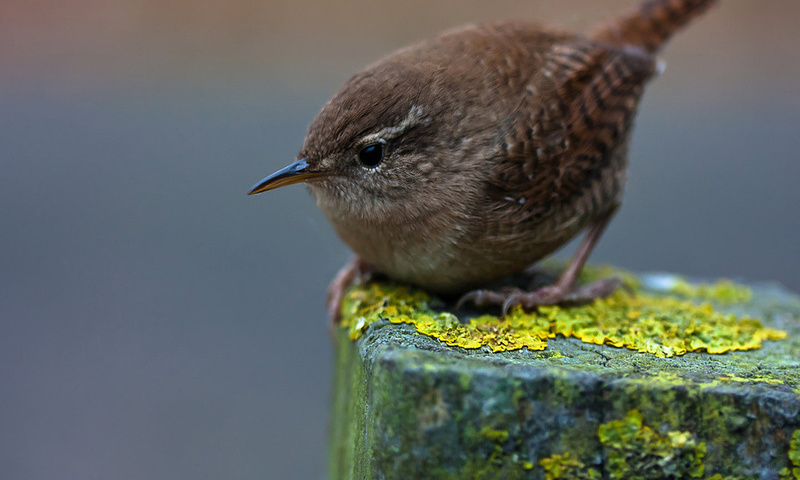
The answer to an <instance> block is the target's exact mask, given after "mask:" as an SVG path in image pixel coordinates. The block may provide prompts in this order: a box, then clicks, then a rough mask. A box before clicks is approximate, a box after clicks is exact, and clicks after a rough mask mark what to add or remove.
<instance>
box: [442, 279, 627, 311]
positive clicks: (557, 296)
mask: <svg viewBox="0 0 800 480" xmlns="http://www.w3.org/2000/svg"><path fill="white" fill-rule="evenodd" d="M623 285H624V284H623V282H622V280H620V279H619V278H616V277H611V278H605V279H602V280H598V281H596V282H593V283H590V284H588V285H584V286H582V287H579V288H577V289H570V288H567V287H562V286H561V285H559V284H555V285H549V286H546V287H542V288H540V289H538V290H535V291H533V292H526V291H523V290H520V289H519V288H516V287H506V288H503V289H500V290H497V291H494V290H473V291H471V292H468V293H466V294H464V295H463V296H462V297H461V298H460V299H459V300H458V303H456V309H458V308H461V307H462V306H463V305H464V304H466V303H468V302H471V303H473V304H474V305H476V306H486V305H498V306H501V307H502V309H503V316H506V315H507V314H508V312H510V311H511V309H512V308H514V307H516V306H520V307H522V309H523V310H526V311H530V310H533V309H534V308H536V307H540V306H545V305H583V304H586V303H591V302H592V301H594V300H596V299H598V298H605V297H607V296H609V295H611V294H612V293H614V292H615V291H616V290H617V289H618V288H619V287H621V286H623Z"/></svg>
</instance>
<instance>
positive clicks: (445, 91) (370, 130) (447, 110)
mask: <svg viewBox="0 0 800 480" xmlns="http://www.w3.org/2000/svg"><path fill="white" fill-rule="evenodd" d="M713 3H714V1H713V0H650V1H645V2H644V3H642V4H641V5H640V6H639V8H638V9H636V10H634V11H632V12H631V13H629V14H627V15H624V16H622V17H620V18H619V19H617V20H616V21H613V22H611V23H609V24H607V25H604V26H601V27H600V28H597V29H595V30H594V31H592V32H591V33H589V34H588V35H579V34H573V33H568V32H562V31H558V30H554V29H550V28H546V27H543V26H541V25H538V24H535V23H529V22H496V23H487V24H483V25H476V26H466V27H463V28H460V29H457V30H453V31H450V32H446V33H444V34H442V35H439V36H438V37H435V38H433V39H430V40H426V41H423V42H420V43H418V44H415V45H412V46H409V47H406V48H404V49H401V50H399V51H397V52H394V53H392V54H390V55H388V56H386V57H384V58H383V59H381V60H379V61H378V62H376V63H375V64H373V65H371V66H370V67H368V68H367V69H366V70H364V71H363V72H361V73H358V74H356V75H355V76H354V77H353V78H351V79H350V80H349V81H348V82H347V83H346V84H345V85H344V86H343V87H342V89H341V90H340V91H339V92H338V93H337V94H336V95H334V97H333V98H332V99H331V100H330V101H329V102H328V103H327V104H326V105H325V106H324V107H323V109H322V111H321V112H320V113H319V115H318V116H317V118H316V119H315V120H314V122H313V123H312V124H311V126H310V127H309V131H308V135H307V137H306V140H305V143H304V145H303V148H302V150H301V151H300V154H299V155H298V159H299V160H298V161H297V162H295V163H294V164H292V165H290V166H289V167H287V168H285V169H283V170H281V171H279V172H276V173H275V174H273V175H271V176H269V177H267V178H266V179H264V180H263V181H262V182H261V183H259V184H258V185H256V186H255V187H254V188H253V190H252V191H251V193H260V192H262V191H265V190H269V189H272V188H276V187H278V186H282V185H285V184H289V183H295V182H297V181H306V182H308V185H309V189H310V190H311V192H312V194H313V195H314V196H315V197H316V199H317V205H318V206H319V207H320V208H321V209H322V210H323V212H324V213H325V214H326V215H327V216H328V218H329V219H330V221H331V223H332V224H333V226H334V228H335V229H336V231H337V233H338V234H339V236H340V237H341V238H342V240H344V242H345V243H347V244H348V245H349V246H350V247H351V248H352V249H353V250H354V251H355V252H356V254H357V255H358V257H359V258H358V260H357V261H356V262H354V263H353V264H352V265H351V266H350V267H349V268H347V269H345V270H344V271H343V272H342V273H341V274H340V275H339V276H338V277H337V280H335V281H334V284H333V285H332V288H331V291H330V297H331V303H332V307H331V308H332V313H333V314H334V316H335V315H336V312H338V310H337V308H338V303H339V301H340V299H341V293H342V290H343V289H344V288H345V287H346V285H347V283H349V281H350V280H351V279H352V277H353V276H354V274H355V271H356V267H359V268H363V267H364V266H368V267H369V268H371V269H375V270H378V271H380V272H382V273H385V274H387V275H389V276H390V277H392V278H395V279H397V280H400V281H404V282H408V283H412V284H416V285H419V286H421V287H424V288H428V289H431V290H434V291H437V292H447V293H453V292H464V291H466V290H468V289H470V288H475V287H479V286H480V285H482V284H485V283H486V282H487V281H490V280H493V279H496V278H499V277H502V276H505V275H508V274H511V273H515V272H518V271H520V270H522V269H524V268H525V267H527V266H528V265H530V264H532V263H533V262H535V261H537V260H539V259H541V258H542V257H544V256H545V255H547V254H549V253H551V252H552V251H553V250H555V249H557V248H558V247H560V246H562V245H563V244H564V243H566V242H567V241H568V240H570V239H571V238H572V237H574V236H575V235H576V234H577V233H579V232H580V231H581V230H583V229H585V228H587V227H589V230H588V233H587V236H586V239H585V240H584V243H583V244H582V245H581V247H579V249H578V252H577V253H576V255H575V257H574V258H573V261H572V263H571V264H570V266H569V267H568V268H567V270H566V271H565V272H564V274H562V276H561V277H560V278H559V280H558V281H557V282H556V284H554V285H553V286H551V287H546V288H544V289H540V290H537V291H535V292H521V291H519V290H512V289H507V290H505V291H502V292H490V291H475V292H471V293H470V294H467V295H466V296H465V297H464V299H465V300H472V301H475V302H476V303H481V304H482V303H499V304H503V305H504V308H508V307H509V306H511V305H516V304H521V305H523V306H524V307H526V308H531V307H534V306H536V305H541V304H552V303H559V302H564V301H588V300H591V299H593V298H596V297H598V296H603V295H608V294H609V293H610V292H611V291H613V289H614V288H615V287H616V285H617V284H616V283H615V282H614V281H613V280H608V281H601V282H598V283H596V284H593V285H590V286H588V287H584V288H582V289H579V290H578V291H575V290H574V285H575V279H576V277H577V274H578V273H579V272H580V270H581V268H582V266H583V263H584V262H585V261H586V257H588V255H589V253H590V252H591V250H592V247H593V246H594V244H595V242H596V241H597V239H598V238H599V236H600V234H601V233H602V231H603V229H604V228H605V226H606V225H607V223H608V221H609V220H610V218H611V216H612V215H613V213H614V211H615V210H616V208H617V207H618V206H619V204H620V202H621V200H622V192H623V186H624V183H625V170H626V166H627V146H628V139H629V136H630V130H631V125H632V121H633V118H634V115H635V113H636V109H637V106H638V103H639V99H640V97H641V95H642V91H643V88H644V85H645V84H646V83H647V81H648V80H649V79H650V78H651V77H652V76H653V74H654V72H655V65H656V60H655V57H654V54H655V53H656V52H657V51H658V50H659V49H660V47H661V46H662V45H663V43H664V42H665V41H666V40H667V39H668V38H669V37H670V36H671V34H672V33H674V32H675V31H676V30H677V29H678V28H680V27H681V26H683V25H685V24H686V23H687V22H689V20H691V19H692V18H694V17H695V16H697V15H699V14H700V13H702V12H703V11H705V10H706V9H707V8H708V7H709V6H711V5H712V4H713Z"/></svg>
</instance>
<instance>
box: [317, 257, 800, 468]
mask: <svg viewBox="0 0 800 480" xmlns="http://www.w3.org/2000/svg"><path fill="white" fill-rule="evenodd" d="M589 274H590V275H591V270H590V273H589ZM626 281H628V282H629V283H630V282H634V281H635V283H636V285H635V289H636V290H637V292H638V297H640V298H641V297H643V296H647V295H651V296H653V298H656V297H659V298H663V297H673V296H679V297H680V298H682V299H684V300H686V299H688V300H691V301H695V302H701V301H710V302H711V303H710V304H709V306H706V307H702V308H705V309H711V311H713V312H714V313H715V314H719V313H724V314H732V315H736V317H735V318H734V321H735V322H750V325H749V326H747V328H744V329H738V327H736V328H733V329H728V327H727V326H726V327H724V329H723V330H719V332H723V331H724V332H728V333H725V335H729V337H730V338H728V339H725V338H722V337H720V338H715V339H709V338H708V335H711V334H709V333H708V332H705V333H702V336H703V337H705V338H706V340H704V341H705V342H706V343H702V342H700V343H698V342H695V341H694V340H691V339H690V341H688V342H685V343H683V344H681V345H688V346H689V347H692V346H693V345H699V346H700V351H692V348H689V349H688V350H686V351H685V352H683V351H681V349H680V348H679V349H677V350H675V349H673V350H664V349H659V348H656V347H659V345H656V346H655V347H653V348H632V347H631V346H630V345H627V344H626V345H623V346H621V347H615V346H612V345H614V344H615V343H613V342H610V341H605V340H604V341H598V342H595V343H587V342H591V341H592V339H593V338H584V337H580V336H573V337H570V338H565V337H564V336H563V334H562V332H561V331H560V330H559V328H561V327H559V326H557V325H556V324H555V323H551V324H549V325H547V324H543V325H542V328H545V329H549V332H550V333H552V335H544V338H542V339H541V340H542V341H543V342H544V343H545V346H543V347H542V348H543V349H541V350H536V349H533V348H529V347H527V346H526V347H524V348H509V349H504V350H503V349H501V350H500V351H493V348H492V345H493V344H479V345H476V346H474V348H465V347H464V346H449V345H447V343H445V342H444V341H442V340H440V339H439V338H441V337H438V334H437V335H435V336H431V335H426V334H422V333H420V328H419V325H417V324H415V323H413V322H412V321H410V320H409V321H399V320H398V318H401V317H402V315H406V316H407V317H408V318H411V317H412V316H414V315H415V311H416V310H415V309H417V308H420V306H421V305H422V304H416V303H414V302H411V301H408V299H407V298H406V297H402V298H401V299H400V301H399V303H398V297H393V296H392V295H387V296H386V298H384V299H383V300H382V301H381V303H380V305H379V307H380V308H379V310H380V312H379V313H377V314H376V315H378V316H377V317H374V318H370V317H369V312H365V311H364V308H367V307H369V308H374V307H375V306H374V305H371V304H370V305H366V304H363V303H362V304H359V305H357V306H356V307H353V304H352V303H350V304H349V305H346V306H345V309H346V311H345V314H346V317H347V318H346V319H345V325H346V328H341V329H340V330H339V332H338V339H337V349H336V366H335V370H336V372H335V373H336V381H335V385H334V405H333V416H332V428H331V442H330V462H329V476H330V479H331V480H345V479H347V480H349V479H354V480H355V479H359V480H361V479H365V480H366V479H386V480H391V479H403V480H405V479H466V478H469V479H511V480H513V479H545V478H547V479H557V478H607V479H615V478H653V479H657V478H665V479H672V478H674V479H679V478H716V479H723V478H740V479H745V478H759V479H778V478H781V479H784V478H795V475H796V474H797V475H800V464H798V463H800V453H798V449H800V447H799V446H798V445H800V435H798V434H796V433H795V432H796V431H797V430H800V369H798V367H800V299H799V298H798V297H796V296H794V295H792V294H790V293H789V292H787V291H785V290H784V289H782V288H780V287H778V286H774V285H753V286H750V287H749V288H743V287H740V286H737V285H734V284H713V285H712V286H697V285H694V284H691V283H688V282H686V281H685V280H683V279H679V278H677V277H671V276H663V275H661V276H652V275H645V276H642V277H640V278H639V279H635V278H629V279H628V280H626ZM676 285H678V286H679V288H677V289H676V288H674V287H675V286H676ZM695 287H696V288H695ZM374 288H376V286H375V285H374V284H373V285H367V286H365V287H360V288H357V289H355V290H354V291H353V292H351V295H350V297H349V298H351V300H352V299H353V298H364V292H366V291H368V290H369V289H374ZM377 288H379V289H384V290H386V291H391V290H392V289H393V288H395V287H393V286H391V285H389V284H378V287H377ZM407 294H408V295H410V296H412V297H414V298H417V299H418V300H420V299H421V301H424V302H425V305H423V306H424V307H428V306H431V305H433V306H434V308H433V309H432V310H430V312H433V313H430V312H429V315H432V316H442V315H443V317H442V318H441V319H440V320H441V322H443V323H441V324H440V325H439V326H437V327H436V328H438V329H439V330H444V329H446V328H449V327H447V325H450V326H451V327H452V328H460V327H459V325H463V323H461V322H463V321H464V320H463V319H461V322H456V324H453V323H452V317H449V316H448V315H449V313H448V311H447V309H446V308H445V307H444V306H442V305H439V306H438V307H436V306H435V302H436V299H433V298H430V297H427V296H426V295H425V294H423V293H421V292H415V291H413V290H410V291H408V292H407ZM359 295H361V297H359ZM415 296H416V297H415ZM647 298H649V297H647ZM620 301H622V300H620ZM348 308H349V309H350V310H347V309H348ZM386 309H388V310H386ZM392 309H394V310H392ZM387 312H388V313H387ZM569 312H570V310H569V309H567V310H563V311H560V312H559V314H560V315H569ZM372 313H375V312H374V311H373V312H372ZM392 313H394V314H396V315H399V316H394V317H392V316H391V314H392ZM659 315H660V314H659ZM632 317H635V315H632ZM745 317H748V318H749V320H745ZM553 318H555V317H553ZM731 318H733V317H731ZM629 320H636V318H629ZM662 320H663V321H664V322H666V324H668V323H669V322H670V319H669V315H666V316H664V318H662ZM426 321H427V320H426ZM536 321H537V322H538V321H539V320H536ZM447 322H450V323H447ZM753 322H754V323H753ZM359 323H360V325H359ZM501 323H502V322H501ZM356 325H358V328H357V329H355V328H354V326H356ZM634 325H635V323H634ZM731 325H733V326H734V327H735V326H736V325H734V324H731ZM426 328H428V327H426ZM665 328H666V327H665ZM681 328H684V329H685V328H687V327H681ZM692 328H694V327H692ZM439 330H437V332H438V331H439ZM656 330H657V331H659V332H660V331H661V330H658V329H656ZM666 330H669V328H666ZM666 330H664V331H666ZM354 331H357V333H358V334H357V335H352V334H353V332H354ZM503 332H504V330H503V328H502V325H501V324H498V329H497V330H496V331H495V332H494V334H495V336H494V337H492V338H493V339H492V341H493V342H495V343H494V344H497V345H500V344H501V343H499V342H500V341H501V340H503V339H502V338H501V337H502V334H503ZM626 332H627V331H626ZM730 332H733V333H730ZM782 332H785V334H784V333H782ZM598 333H599V335H600V337H602V338H600V340H603V339H604V338H606V337H607V336H606V335H605V333H604V332H598ZM628 333H629V332H628ZM689 333H691V332H689ZM626 334H627V333H626ZM684 334H685V332H678V333H677V336H678V337H681V335H684ZM686 335H688V334H686ZM737 335H742V336H747V342H745V341H744V340H743V338H744V337H742V338H738V337H737ZM784 335H785V338H783V337H784ZM351 336H354V337H357V338H356V339H355V340H352V339H351ZM437 337H438V338H437ZM465 338H466V337H465ZM681 338H683V337H681ZM582 339H583V341H582ZM754 339H755V340H757V342H755V343H753V342H754ZM470 340H471V338H470ZM712 340H713V341H714V342H717V343H715V344H714V345H723V346H724V345H727V343H726V342H730V345H747V347H746V348H730V349H719V350H721V351H726V350H733V351H727V352H726V353H708V352H709V351H711V349H709V348H707V345H710V344H709V343H708V342H709V341H712ZM670 341H672V340H670ZM748 342H750V343H748ZM598 343H600V344H598ZM472 345H473V344H471V343H470V344H468V345H467V346H469V347H472ZM661 346H663V345H661ZM534 348H535V347H534ZM715 348H716V347H715ZM736 350H740V351H736ZM715 351H716V350H715ZM659 352H661V353H662V354H661V355H658V353H659ZM664 352H666V353H667V354H664ZM793 438H794V441H793Z"/></svg>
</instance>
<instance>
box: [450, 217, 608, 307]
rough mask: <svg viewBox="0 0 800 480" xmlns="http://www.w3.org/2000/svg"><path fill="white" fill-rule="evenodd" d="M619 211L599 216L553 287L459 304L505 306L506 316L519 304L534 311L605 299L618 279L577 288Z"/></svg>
mask: <svg viewBox="0 0 800 480" xmlns="http://www.w3.org/2000/svg"><path fill="white" fill-rule="evenodd" d="M615 211H616V208H615V209H613V210H611V211H609V212H608V213H605V214H603V215H602V216H599V217H597V218H596V219H594V220H593V221H592V224H591V225H590V226H589V229H588V231H587V232H586V236H585V237H583V240H582V241H581V244H580V246H579V247H578V250H577V251H576V252H575V255H573V257H572V260H570V262H569V265H567V268H566V269H565V270H564V272H563V273H561V275H560V276H559V277H558V280H556V282H555V283H554V284H553V285H549V286H547V287H542V288H540V289H538V290H536V291H533V292H525V291H522V290H520V289H518V288H505V289H502V290H500V291H496V292H495V291H489V290H475V291H472V292H469V293H467V294H465V295H464V296H463V297H461V299H460V300H459V301H458V305H462V304H463V303H465V302H473V303H474V304H475V305H479V306H480V305H502V306H503V315H505V314H506V313H508V311H509V310H510V309H511V308H512V307H514V306H517V305H520V306H522V308H524V309H526V310H531V309H533V308H535V307H537V306H540V305H558V304H571V305H576V304H583V303H589V302H591V301H592V300H594V299H597V298H603V297H607V296H609V295H611V294H612V293H614V291H615V290H616V289H617V288H618V287H620V286H621V285H622V281H621V280H619V279H618V278H613V277H612V278H605V279H603V280H598V281H596V282H594V283H590V284H589V285H584V286H582V287H580V288H578V289H575V283H576V281H577V280H578V275H580V273H581V270H582V269H583V266H584V264H585V263H586V259H588V258H589V254H590V253H592V249H594V246H595V245H596V244H597V241H598V240H600V236H601V235H602V234H603V231H604V230H605V229H606V227H607V226H608V223H609V221H610V220H611V217H613V216H614V213H615Z"/></svg>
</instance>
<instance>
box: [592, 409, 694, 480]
mask: <svg viewBox="0 0 800 480" xmlns="http://www.w3.org/2000/svg"><path fill="white" fill-rule="evenodd" d="M597 435H598V437H599V438H600V443H601V444H602V445H603V446H604V447H605V450H606V455H607V461H606V470H607V473H608V475H609V478H612V479H631V480H637V479H659V478H663V479H680V478H702V477H703V471H704V470H705V467H704V465H703V457H704V456H705V454H706V445H705V443H702V442H700V443H698V442H697V441H696V440H695V439H694V437H693V435H692V434H691V433H690V432H677V431H672V432H667V434H666V435H665V436H661V435H659V434H658V433H656V432H655V431H653V430H652V429H650V428H649V427H647V426H645V425H643V424H642V414H641V413H639V412H638V411H637V410H632V411H630V412H628V415H626V416H625V418H624V419H622V420H612V421H610V422H608V423H604V424H602V425H600V428H599V429H598V431H597Z"/></svg>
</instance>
